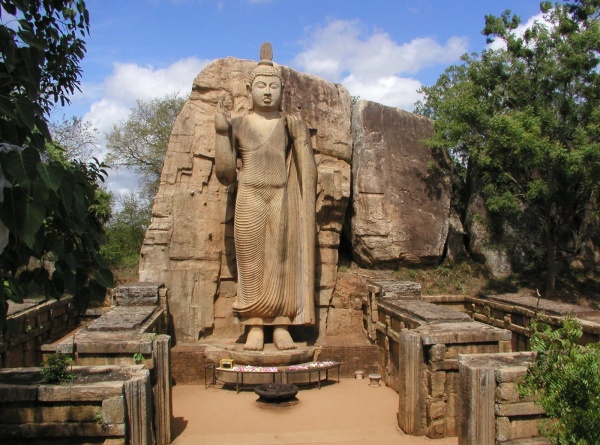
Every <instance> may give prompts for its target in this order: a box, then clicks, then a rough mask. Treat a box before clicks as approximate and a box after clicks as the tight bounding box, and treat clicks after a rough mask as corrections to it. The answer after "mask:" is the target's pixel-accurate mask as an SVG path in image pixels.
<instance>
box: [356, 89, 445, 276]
mask: <svg viewBox="0 0 600 445" xmlns="http://www.w3.org/2000/svg"><path fill="white" fill-rule="evenodd" d="M352 131H353V135H354V152H353V158H352V176H353V178H354V181H353V210H354V212H353V216H352V245H353V255H354V260H355V261H357V262H358V263H359V264H362V265H375V264H385V263H388V264H390V265H392V264H398V263H405V264H423V265H428V264H435V263H437V262H439V261H440V260H441V257H442V255H443V252H444V245H445V243H446V239H447V236H448V229H449V222H448V216H449V212H450V177H449V174H448V172H446V171H445V170H444V169H443V165H444V162H445V160H444V159H440V160H437V159H436V158H435V157H434V154H433V153H432V151H431V149H430V148H428V147H427V146H425V145H424V144H423V143H422V142H421V140H422V139H425V138H428V137H430V136H431V135H432V132H433V128H432V121H431V120H429V119H427V118H425V117H421V116H417V115H415V114H412V113H409V112H406V111H403V110H399V109H397V108H391V107H386V106H383V105H380V104H377V103H374V102H367V101H362V100H361V101H359V102H358V103H357V104H356V106H355V107H354V110H353V115H352Z"/></svg>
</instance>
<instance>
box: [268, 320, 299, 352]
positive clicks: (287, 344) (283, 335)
mask: <svg viewBox="0 0 600 445" xmlns="http://www.w3.org/2000/svg"><path fill="white" fill-rule="evenodd" d="M273 343H274V344H275V346H276V347H277V349H279V350H281V351H284V350H287V349H296V344H295V343H294V340H292V336H291V335H290V333H289V331H288V328H287V326H275V329H273Z"/></svg>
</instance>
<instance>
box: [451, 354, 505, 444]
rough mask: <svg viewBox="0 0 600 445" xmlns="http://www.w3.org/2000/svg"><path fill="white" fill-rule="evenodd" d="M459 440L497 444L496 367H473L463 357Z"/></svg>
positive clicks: (460, 381) (460, 362)
mask: <svg viewBox="0 0 600 445" xmlns="http://www.w3.org/2000/svg"><path fill="white" fill-rule="evenodd" d="M458 369H459V371H458V374H459V400H460V403H459V404H458V419H459V421H458V442H459V443H460V444H461V445H495V444H496V437H495V436H496V418H495V413H494V405H495V404H494V402H495V397H496V374H495V369H494V367H493V366H488V367H481V366H471V365H470V364H468V363H466V362H464V361H462V360H459V367H458Z"/></svg>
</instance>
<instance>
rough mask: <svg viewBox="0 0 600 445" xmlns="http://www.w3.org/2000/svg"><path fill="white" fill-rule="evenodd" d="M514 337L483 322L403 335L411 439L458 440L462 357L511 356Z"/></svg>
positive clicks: (403, 391)
mask: <svg viewBox="0 0 600 445" xmlns="http://www.w3.org/2000/svg"><path fill="white" fill-rule="evenodd" d="M510 337H511V334H510V332H509V331H507V330H504V329H498V328H494V327H491V326H487V325H484V324H482V323H477V322H464V323H432V324H428V325H424V326H421V327H419V328H417V329H413V330H407V331H403V332H401V333H400V335H399V339H398V343H399V352H398V355H399V375H400V382H399V406H398V408H399V409H398V425H399V426H400V428H401V429H402V431H404V432H405V433H406V434H410V435H415V436H427V437H429V438H432V439H438V438H442V437H448V436H456V434H457V423H458V409H457V408H458V405H459V403H458V400H459V399H458V397H459V396H458V392H459V391H458V357H459V354H469V353H470V354H479V353H489V352H505V351H509V350H510Z"/></svg>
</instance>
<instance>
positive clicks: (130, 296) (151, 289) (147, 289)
mask: <svg viewBox="0 0 600 445" xmlns="http://www.w3.org/2000/svg"><path fill="white" fill-rule="evenodd" d="M164 287H165V285H164V284H163V283H148V282H146V283H127V284H122V285H120V286H117V287H116V288H115V298H116V300H117V304H118V305H119V306H155V305H157V304H158V299H159V292H160V290H161V289H164Z"/></svg>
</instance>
